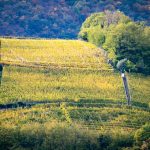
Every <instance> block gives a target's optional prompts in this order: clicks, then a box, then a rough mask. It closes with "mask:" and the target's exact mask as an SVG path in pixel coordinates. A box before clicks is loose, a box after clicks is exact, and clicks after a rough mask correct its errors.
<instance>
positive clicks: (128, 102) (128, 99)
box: [121, 72, 131, 106]
mask: <svg viewBox="0 0 150 150" xmlns="http://www.w3.org/2000/svg"><path fill="white" fill-rule="evenodd" d="M121 77H122V80H123V85H124V90H125V94H126V99H127V105H128V106H130V105H131V96H130V92H129V86H128V81H127V77H126V75H125V73H124V72H121Z"/></svg>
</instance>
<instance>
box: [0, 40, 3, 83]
mask: <svg viewBox="0 0 150 150" xmlns="http://www.w3.org/2000/svg"><path fill="white" fill-rule="evenodd" d="M1 55H2V54H1V40H0V62H1ZM2 73H3V65H2V64H1V63H0V85H1V83H2Z"/></svg>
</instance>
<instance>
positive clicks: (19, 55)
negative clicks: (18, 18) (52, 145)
mask: <svg viewBox="0 0 150 150" xmlns="http://www.w3.org/2000/svg"><path fill="white" fill-rule="evenodd" d="M104 55H105V52H103V50H101V49H100V48H97V47H95V46H94V45H92V44H89V43H86V42H83V41H78V40H40V39H39V40H31V39H22V40H21V39H1V63H2V64H3V65H4V70H3V76H2V84H1V91H0V92H1V93H0V108H1V110H0V126H1V128H0V135H1V136H2V137H4V138H6V139H7V138H8V139H9V137H10V136H12V135H13V134H15V133H16V132H18V130H19V133H20V132H21V133H22V130H24V127H25V128H26V129H27V131H26V132H27V133H28V131H29V130H30V129H29V128H30V126H31V125H33V126H36V127H35V128H36V129H38V131H40V133H39V132H38V134H44V133H45V134H46V133H47V130H48V127H47V126H51V127H52V128H53V127H54V126H57V125H58V124H60V123H64V124H65V125H64V126H66V127H67V128H70V127H74V126H76V127H77V128H78V129H79V130H80V131H82V130H83V131H88V132H92V134H94V135H95V136H97V134H98V135H99V134H102V133H103V134H104V133H105V134H111V135H112V133H113V134H115V133H116V132H117V133H118V134H121V135H123V136H126V135H128V136H129V135H133V134H134V133H135V132H136V130H137V129H139V128H141V127H142V126H143V125H144V124H146V123H148V122H149V121H150V117H149V116H150V112H149V100H150V99H149V98H150V93H149V84H150V77H149V76H143V75H140V74H127V76H128V79H129V84H130V90H131V95H132V107H127V106H126V100H125V95H124V89H123V85H122V81H121V77H120V75H119V73H118V72H116V71H114V70H112V68H111V67H110V66H109V65H108V64H107V63H106V60H105V57H104ZM7 108H11V109H7ZM42 126H44V127H45V128H46V129H45V131H43V130H42V131H41V129H42ZM6 129H7V130H9V129H11V131H12V130H13V132H10V133H8V136H7V135H4V134H3V133H4V130H6ZM28 129H29V130H28ZM14 130H15V133H14ZM31 130H32V129H31ZM41 132H42V133H41ZM43 132H44V133H43ZM17 134H18V133H17ZM28 134H29V133H28ZM45 134H44V135H43V137H45ZM34 136H35V133H34ZM27 137H28V136H27ZM0 141H2V139H1V140H0ZM5 142H6V141H5ZM5 142H4V141H3V143H5ZM6 143H7V142H6ZM4 145H5V144H3V146H4ZM13 146H14V145H13ZM21 146H22V145H21ZM128 146H129V145H128ZM130 146H131V145H130ZM130 146H129V147H130ZM23 147H24V146H22V147H21V148H20V149H23ZM18 149H19V148H18ZM35 149H36V148H35ZM45 149H46V148H45Z"/></svg>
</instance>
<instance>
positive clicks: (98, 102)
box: [0, 98, 149, 110]
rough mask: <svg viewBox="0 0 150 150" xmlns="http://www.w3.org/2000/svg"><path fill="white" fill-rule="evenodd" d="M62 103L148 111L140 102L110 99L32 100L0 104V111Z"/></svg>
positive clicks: (76, 105)
mask: <svg viewBox="0 0 150 150" xmlns="http://www.w3.org/2000/svg"><path fill="white" fill-rule="evenodd" d="M62 103H65V105H66V106H72V107H87V108H89V107H98V108H99V107H126V108H142V109H145V110H149V105H148V104H147V103H142V102H135V101H133V102H132V106H127V104H126V101H125V100H122V101H120V100H110V99H84V98H81V99H78V100H76V101H75V100H73V99H57V100H41V101H33V100H28V101H26V100H22V101H19V102H15V103H8V104H0V109H1V110H2V109H15V108H30V107H32V106H35V105H42V104H43V105H48V106H49V105H50V106H55V107H59V106H60V105H61V104H62Z"/></svg>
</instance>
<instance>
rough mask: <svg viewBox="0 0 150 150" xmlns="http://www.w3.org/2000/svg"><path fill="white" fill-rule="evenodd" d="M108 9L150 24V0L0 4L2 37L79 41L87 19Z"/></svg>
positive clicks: (5, 0)
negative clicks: (78, 37)
mask: <svg viewBox="0 0 150 150" xmlns="http://www.w3.org/2000/svg"><path fill="white" fill-rule="evenodd" d="M106 9H109V10H118V9H119V10H121V11H123V12H124V13H125V14H126V15H128V16H130V17H131V18H132V19H135V20H140V21H141V20H143V21H147V22H148V23H149V21H150V17H149V16H150V1H148V0H132V1H131V0H114V1H110V0H93V1H91V0H31V1H27V0H21V1H19V0H1V1H0V28H1V30H0V35H1V36H28V37H49V38H76V36H77V33H78V32H79V29H80V27H81V24H82V23H83V21H84V20H85V18H86V17H88V16H89V15H90V14H91V13H93V12H99V11H104V10H106Z"/></svg>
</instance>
